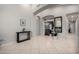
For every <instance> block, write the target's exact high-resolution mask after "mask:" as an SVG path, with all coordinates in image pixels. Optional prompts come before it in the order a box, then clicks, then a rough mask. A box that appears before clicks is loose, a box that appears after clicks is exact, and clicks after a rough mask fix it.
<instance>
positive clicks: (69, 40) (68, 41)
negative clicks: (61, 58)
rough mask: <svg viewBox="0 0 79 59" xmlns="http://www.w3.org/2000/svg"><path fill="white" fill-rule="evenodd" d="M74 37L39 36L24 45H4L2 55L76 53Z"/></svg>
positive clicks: (23, 43) (0, 50) (1, 50)
mask: <svg viewBox="0 0 79 59" xmlns="http://www.w3.org/2000/svg"><path fill="white" fill-rule="evenodd" d="M75 52H76V44H75V36H74V35H66V36H65V37H63V38H62V37H59V36H58V37H51V36H37V37H33V38H31V40H28V41H25V42H22V43H8V44H6V45H2V46H1V49H0V53H29V54H31V53H32V54H33V53H34V54H36V53H40V54H41V53H47V54H48V53H75Z"/></svg>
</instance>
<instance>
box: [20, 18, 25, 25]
mask: <svg viewBox="0 0 79 59" xmlns="http://www.w3.org/2000/svg"><path fill="white" fill-rule="evenodd" d="M20 26H26V19H24V18H21V19H20Z"/></svg>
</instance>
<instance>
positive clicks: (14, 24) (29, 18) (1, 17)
mask: <svg viewBox="0 0 79 59" xmlns="http://www.w3.org/2000/svg"><path fill="white" fill-rule="evenodd" d="M0 7H1V9H2V10H1V9H0V10H1V11H0V36H1V37H2V39H3V40H4V42H5V43H8V42H16V32H18V31H22V28H26V29H27V30H31V31H32V33H33V32H34V31H35V28H34V21H33V20H35V19H34V17H33V14H32V9H31V6H30V5H16V4H15V5H0ZM20 18H25V19H26V26H23V27H21V26H20ZM31 24H32V25H31ZM33 35H35V34H34V33H33Z"/></svg>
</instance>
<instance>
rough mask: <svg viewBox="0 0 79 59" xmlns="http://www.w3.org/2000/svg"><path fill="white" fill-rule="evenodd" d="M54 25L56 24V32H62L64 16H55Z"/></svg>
mask: <svg viewBox="0 0 79 59" xmlns="http://www.w3.org/2000/svg"><path fill="white" fill-rule="evenodd" d="M54 22H55V23H54V26H55V32H56V33H61V32H62V16H59V17H55V18H54Z"/></svg>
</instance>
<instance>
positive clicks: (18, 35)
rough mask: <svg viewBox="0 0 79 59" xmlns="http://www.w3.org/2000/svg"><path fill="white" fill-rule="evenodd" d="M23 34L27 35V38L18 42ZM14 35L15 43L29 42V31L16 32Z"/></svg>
mask: <svg viewBox="0 0 79 59" xmlns="http://www.w3.org/2000/svg"><path fill="white" fill-rule="evenodd" d="M23 33H27V38H26V39H21V40H20V34H23ZM16 34H17V43H20V42H23V41H26V40H30V31H23V32H16Z"/></svg>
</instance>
